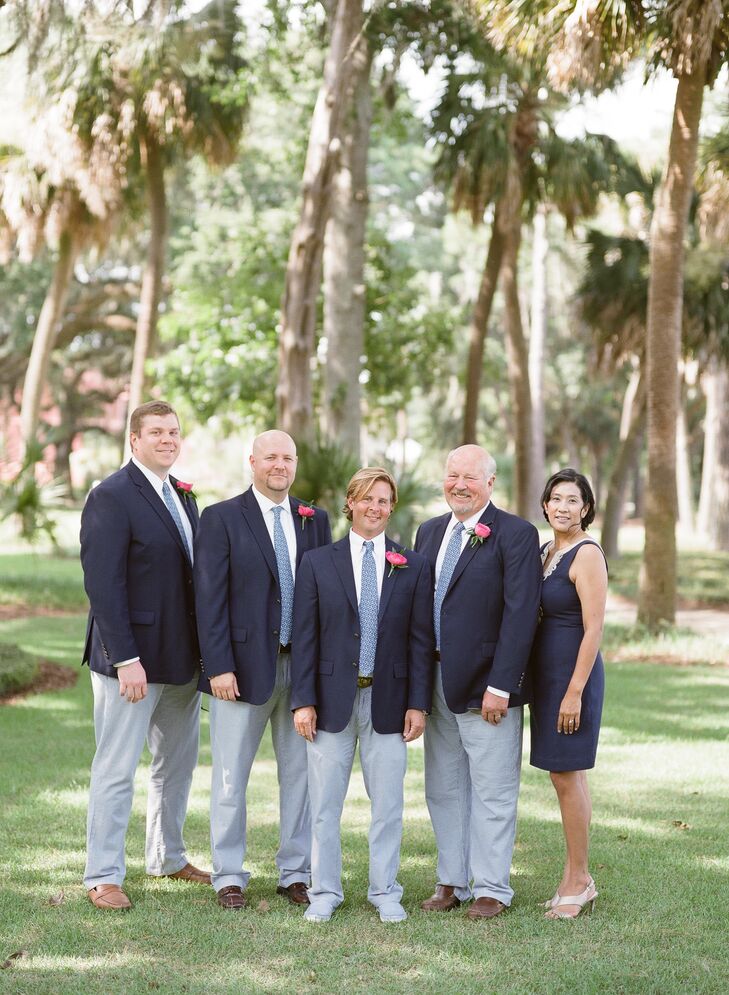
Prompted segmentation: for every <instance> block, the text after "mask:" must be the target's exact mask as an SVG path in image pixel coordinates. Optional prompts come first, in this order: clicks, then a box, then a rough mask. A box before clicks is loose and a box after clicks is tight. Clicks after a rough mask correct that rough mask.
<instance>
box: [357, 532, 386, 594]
mask: <svg viewBox="0 0 729 995" xmlns="http://www.w3.org/2000/svg"><path fill="white" fill-rule="evenodd" d="M366 541H367V540H366V539H365V537H364V536H361V535H358V534H357V533H356V532H355V531H354V529H350V530H349V551H350V553H351V555H352V573H353V574H354V589H355V591H356V592H357V604H359V599H360V596H361V594H362V558H363V557H364V544H365V542H366ZM372 542H373V543H374V546H373V549H372V552H373V554H374V557H375V570H376V571H377V597H378V598H379V596H380V595H381V594H382V581H383V580H384V578H385V562H386V560H385V533H384V532H380V534H379V535H378V536H375V537H374V539H373V540H372Z"/></svg>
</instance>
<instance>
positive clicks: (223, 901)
mask: <svg viewBox="0 0 729 995" xmlns="http://www.w3.org/2000/svg"><path fill="white" fill-rule="evenodd" d="M247 904H248V899H247V898H246V896H245V895H244V894H243V890H242V889H241V888H239V887H238V885H237V884H231V885H228V887H227V888H221V889H220V891H219V892H218V905H219V906H220V907H221V909H233V910H235V909H244V908H245V907H246V905H247Z"/></svg>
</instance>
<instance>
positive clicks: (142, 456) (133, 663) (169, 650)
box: [81, 401, 210, 909]
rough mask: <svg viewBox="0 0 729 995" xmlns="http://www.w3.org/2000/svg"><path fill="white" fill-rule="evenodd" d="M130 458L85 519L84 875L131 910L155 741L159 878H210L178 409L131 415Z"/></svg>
mask: <svg viewBox="0 0 729 995" xmlns="http://www.w3.org/2000/svg"><path fill="white" fill-rule="evenodd" d="M130 438H131V448H132V454H133V455H132V458H131V461H130V462H129V463H128V464H127V465H126V466H124V467H122V469H121V470H118V471H117V472H116V473H113V474H112V475H111V476H110V477H109V478H108V479H107V480H105V481H104V482H103V483H101V484H99V486H98V487H95V488H94V489H93V490H92V491H91V493H90V494H89V497H88V500H87V501H86V505H85V507H84V510H83V514H82V516H81V562H82V565H83V571H84V585H85V587H86V593H87V594H88V597H89V602H90V605H91V611H90V613H89V621H88V627H87V634H86V646H85V649H84V657H83V662H84V663H88V664H89V668H90V670H91V682H92V687H93V692H94V728H95V733H96V753H95V756H94V761H93V765H92V768H91V786H90V791H89V812H88V839H87V862H86V871H85V873H84V883H85V885H86V888H87V889H88V896H89V899H90V901H91V902H92V903H93V904H94V905H95V906H96V907H97V908H99V909H128V908H130V906H131V903H130V901H129V899H128V897H127V896H126V894H125V893H124V891H123V890H122V887H121V886H122V884H123V881H124V876H125V872H126V867H125V861H124V839H125V835H126V829H127V825H128V822H129V817H130V814H131V807H132V796H133V791H134V775H135V771H136V769H137V765H138V763H139V758H140V756H141V754H142V750H143V748H144V743H145V740H146V741H147V743H148V744H149V749H150V752H151V754H152V766H151V769H150V783H149V794H148V805H147V843H146V866H147V872H148V873H149V874H154V875H159V876H165V877H172V878H181V879H183V880H187V881H196V882H199V883H205V884H209V883H210V875H209V874H207V873H206V872H203V871H200V870H198V869H197V868H195V867H193V866H192V864H190V863H188V861H187V857H186V855H185V844H184V841H183V838H182V826H183V822H184V820H185V812H186V809H187V801H188V796H189V793H190V785H191V783H192V774H193V770H194V768H195V764H196V763H197V751H198V739H199V717H200V693H199V691H198V689H197V684H198V680H199V675H200V651H199V647H198V641H197V632H196V628H195V605H194V597H193V589H192V559H191V557H192V544H193V537H194V535H195V531H196V529H197V525H198V513H197V506H196V504H195V499H194V497H193V495H192V493H191V489H190V486H189V485H187V484H183V483H182V481H179V480H176V479H175V477H173V476H172V475H171V474H170V473H169V468H170V467H171V466H172V464H173V463H174V462H175V460H176V459H177V456H178V454H179V451H180V425H179V421H178V418H177V415H176V414H175V411H174V409H173V408H172V407H171V406H170V405H169V404H167V403H166V402H163V401H150V402H149V403H148V404H143V405H142V406H141V407H139V408H137V409H136V410H135V411H133V412H132V416H131V420H130Z"/></svg>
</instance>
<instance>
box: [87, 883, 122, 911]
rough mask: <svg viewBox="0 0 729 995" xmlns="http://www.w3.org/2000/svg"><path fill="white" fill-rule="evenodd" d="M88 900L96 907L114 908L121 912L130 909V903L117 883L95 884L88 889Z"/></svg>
mask: <svg viewBox="0 0 729 995" xmlns="http://www.w3.org/2000/svg"><path fill="white" fill-rule="evenodd" d="M88 896H89V901H90V902H91V904H92V905H95V906H96V908H97V909H114V910H115V911H118V912H121V911H123V910H125V909H131V907H132V903H131V902H130V901H129V899H128V898H127V896H126V895H125V894H124V892H123V891H122V890H121V888H120V887H119V885H118V884H97V885H96V887H95V888H90V889H89V891H88Z"/></svg>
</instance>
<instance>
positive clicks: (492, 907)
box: [466, 898, 506, 919]
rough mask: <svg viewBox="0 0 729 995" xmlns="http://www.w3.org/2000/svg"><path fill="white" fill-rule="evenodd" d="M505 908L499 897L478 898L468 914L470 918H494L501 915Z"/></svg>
mask: <svg viewBox="0 0 729 995" xmlns="http://www.w3.org/2000/svg"><path fill="white" fill-rule="evenodd" d="M505 908H506V906H505V905H504V903H503V902H500V901H499V900H498V898H477V899H476V901H475V902H474V903H473V904H472V905H471V907H470V909H469V910H468V912H467V913H466V915H467V916H468V918H469V919H493V918H494V917H495V916H500V915H501V913H502V912H503V911H504V909H505Z"/></svg>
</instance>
